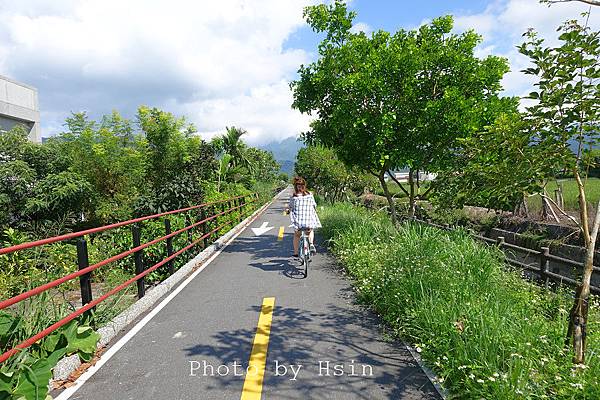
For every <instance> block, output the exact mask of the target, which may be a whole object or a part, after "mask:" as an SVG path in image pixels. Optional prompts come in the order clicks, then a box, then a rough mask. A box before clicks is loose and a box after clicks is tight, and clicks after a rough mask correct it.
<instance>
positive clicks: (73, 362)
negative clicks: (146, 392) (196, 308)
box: [50, 189, 285, 383]
mask: <svg viewBox="0 0 600 400" xmlns="http://www.w3.org/2000/svg"><path fill="white" fill-rule="evenodd" d="M284 191H285V189H283V190H281V191H280V192H279V193H277V194H276V195H275V196H274V197H273V198H272V199H271V200H270V201H269V202H267V203H266V204H264V205H263V206H262V207H260V208H259V209H258V210H256V211H254V212H253V213H252V214H251V215H250V216H249V217H247V218H246V219H244V220H243V221H242V222H240V223H239V224H237V225H236V226H235V227H233V228H232V229H231V230H229V232H227V233H226V234H225V235H223V236H221V237H220V238H219V239H217V240H216V241H215V242H214V243H213V244H211V245H210V246H208V247H207V248H206V249H204V250H202V251H201V252H200V253H199V254H198V255H197V256H196V257H194V258H192V259H191V260H190V261H188V262H187V263H186V264H185V265H183V266H182V267H181V268H179V269H178V270H177V271H176V272H175V273H174V274H173V275H171V276H170V277H168V278H167V279H165V280H164V281H163V282H161V283H160V284H158V285H157V286H155V287H154V288H153V289H152V290H149V291H148V292H147V293H146V295H145V296H144V297H142V298H141V299H139V300H138V301H136V302H135V303H133V304H132V305H131V306H129V307H128V308H127V309H126V310H125V311H123V312H122V313H121V314H119V315H117V316H116V317H115V318H113V319H112V320H111V321H110V322H109V323H108V324H106V325H105V326H103V327H102V328H100V329H98V333H99V334H100V340H99V341H98V345H97V348H98V349H101V348H103V347H105V346H106V345H107V344H108V343H110V341H111V340H112V339H113V338H114V337H115V336H117V334H118V333H119V332H120V331H122V330H123V329H125V328H126V327H127V326H128V325H129V324H131V323H132V322H133V321H135V320H136V319H137V318H138V317H139V316H140V315H141V314H143V313H144V312H146V311H147V310H148V309H150V308H151V307H152V306H153V305H154V304H155V303H156V302H157V301H158V300H159V299H160V298H162V297H163V296H164V295H165V294H166V293H168V292H170V291H171V290H172V289H173V288H174V287H175V286H177V284H178V283H179V282H181V281H182V280H184V279H185V278H186V277H187V276H189V275H190V274H191V273H192V272H194V271H195V270H196V269H198V268H199V267H200V266H202V264H203V263H204V262H205V261H206V260H208V259H209V258H210V257H211V256H212V255H213V254H215V253H216V252H217V251H218V250H219V249H221V248H222V247H223V246H224V245H225V243H227V242H228V241H229V240H230V239H231V238H232V237H233V236H235V235H237V234H238V233H239V232H241V231H242V230H243V229H244V228H246V227H247V226H248V225H250V224H251V223H252V222H254V220H255V219H256V218H257V217H258V216H259V215H260V214H261V213H262V212H263V211H264V210H266V209H267V207H269V206H270V205H271V204H272V203H273V202H274V201H275V200H277V199H278V198H279V196H280V195H281V193H283V192H284ZM80 365H81V361H80V360H79V356H78V355H77V354H73V355H71V356H68V357H63V358H62V359H61V360H60V361H59V362H58V363H57V364H56V366H55V367H54V369H53V372H52V374H53V378H52V380H51V382H50V383H52V381H62V380H66V379H68V378H69V376H70V375H71V374H72V373H73V372H74V371H75V370H76V369H77V368H79V366H80Z"/></svg>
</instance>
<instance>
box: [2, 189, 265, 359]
mask: <svg viewBox="0 0 600 400" xmlns="http://www.w3.org/2000/svg"><path fill="white" fill-rule="evenodd" d="M256 200H257V196H256V195H255V194H253V195H249V196H237V197H232V198H229V199H226V200H220V201H215V202H210V203H204V204H199V205H196V206H192V207H187V208H182V209H180V210H174V211H168V212H164V213H160V214H154V215H149V216H146V217H141V218H135V219H131V220H128V221H123V222H118V223H115V224H111V225H105V226H101V227H98V228H92V229H87V230H84V231H79V232H73V233H69V234H66V235H60V236H55V237H51V238H47V239H42V240H36V241H33V242H28V243H22V244H18V245H15V246H11V247H6V248H1V249H0V255H2V254H9V253H13V252H16V251H19V250H24V249H29V248H33V247H39V246H43V245H47V244H51V243H56V242H61V241H65V240H71V239H75V238H83V237H84V236H86V235H90V234H93V233H100V232H104V231H108V230H111V229H115V228H119V227H122V226H127V225H132V224H138V223H140V222H143V221H146V220H151V219H156V218H159V217H164V216H168V215H172V214H179V213H184V212H187V211H191V210H196V209H200V210H201V211H202V215H203V216H204V215H205V214H206V213H205V209H206V208H211V209H212V210H213V214H212V215H210V216H207V217H206V216H205V217H203V218H201V220H200V221H197V222H194V223H190V224H189V225H187V226H185V227H184V228H182V229H179V230H176V231H174V232H170V223H168V224H167V221H165V228H166V235H164V236H162V237H159V238H156V239H154V240H151V241H149V242H147V243H144V244H139V245H137V246H135V247H133V248H131V249H129V250H126V251H124V252H122V253H119V254H117V255H114V256H112V257H109V258H107V259H104V260H102V261H100V262H98V263H96V264H93V265H90V266H88V265H87V245H85V246H83V247H82V248H83V249H84V251H85V254H83V255H82V254H79V251H80V247H79V246H78V260H79V270H78V271H76V272H73V273H70V274H68V275H65V276H63V277H61V278H59V279H56V280H54V281H52V282H48V283H46V284H44V285H41V286H38V287H36V288H34V289H31V290H28V291H26V292H24V293H21V294H19V295H17V296H14V297H11V298H9V299H6V300H3V301H0V310H2V309H4V308H7V307H9V306H11V305H13V304H16V303H19V302H21V301H23V300H26V299H28V298H30V297H32V296H35V295H38V294H40V293H42V292H44V291H46V290H49V289H51V288H54V287H57V286H59V285H60V284H62V283H65V282H67V281H69V280H72V279H75V278H77V277H79V278H80V285H81V293H82V305H83V306H82V307H81V308H79V309H78V310H76V311H75V312H72V313H71V314H69V315H67V316H66V317H64V318H63V319H61V320H60V321H57V322H55V323H54V324H52V325H50V326H49V327H47V328H46V329H44V330H42V331H41V332H39V333H37V334H36V335H34V336H32V337H30V338H29V339H27V340H25V341H23V342H22V343H20V344H18V345H17V346H16V347H14V348H12V349H10V350H8V351H6V352H5V353H3V354H1V355H0V363H1V362H4V361H6V360H7V359H8V358H10V357H11V356H13V355H15V354H17V353H18V352H19V351H21V350H23V349H26V348H27V347H29V346H31V345H32V344H34V343H35V342H37V341H38V340H40V339H42V338H44V337H45V336H47V335H49V334H50V333H52V332H53V331H55V330H56V329H58V328H60V327H61V326H64V325H66V324H67V323H69V322H70V321H72V320H73V319H75V318H77V317H78V316H80V315H82V314H83V313H85V312H87V311H89V310H91V309H92V308H94V307H95V306H97V305H98V304H100V303H101V302H102V301H104V300H106V299H107V298H109V297H110V296H112V295H114V294H116V293H118V292H120V291H121V290H123V289H125V288H126V287H127V286H129V285H131V284H132V283H134V282H138V297H142V296H143V293H144V283H143V282H144V281H143V278H144V277H145V276H146V275H148V274H149V273H151V272H152V271H155V270H156V269H158V268H160V267H161V266H163V265H165V264H166V263H169V262H172V260H174V259H175V258H176V257H177V256H179V255H181V254H182V253H184V252H185V251H187V250H190V249H191V248H193V247H194V246H196V245H198V244H199V243H200V242H203V244H204V247H206V246H207V245H208V241H209V239H210V238H212V237H213V235H214V234H215V233H216V232H219V231H220V230H221V229H223V228H225V227H227V226H228V225H230V224H231V223H232V222H233V221H232V220H229V221H227V222H225V223H223V224H221V225H220V226H217V227H214V228H212V229H210V230H207V229H208V228H207V223H208V222H210V221H213V220H216V219H217V218H218V217H220V216H225V215H228V214H231V213H232V212H234V211H237V210H239V211H240V217H239V220H240V221H241V220H242V219H243V216H244V214H245V213H246V212H247V211H248V209H247V206H248V205H249V204H251V203H254V202H255V201H256ZM232 203H233V205H232ZM226 204H227V206H228V207H227V208H226V207H225V205H226ZM217 205H221V212H219V213H214V208H215V206H217ZM197 227H202V228H203V231H202V236H200V237H199V238H197V239H195V240H190V242H191V243H189V244H188V245H186V246H184V247H183V248H181V249H179V250H178V251H176V252H174V253H171V251H169V250H167V257H166V258H164V259H163V260H162V261H160V262H158V263H156V264H154V265H153V266H151V267H149V268H144V267H143V265H138V259H137V258H136V275H135V276H134V277H132V278H130V279H128V280H127V281H125V282H123V283H121V284H120V285H118V286H116V287H115V288H113V289H111V290H109V291H108V292H107V293H105V294H103V295H102V296H100V297H98V298H97V299H95V300H92V298H91V286H90V273H91V272H92V271H94V270H96V269H98V268H100V267H102V266H105V265H107V264H110V263H112V262H115V261H118V260H120V259H122V258H125V257H127V256H130V255H138V254H141V251H142V250H143V249H145V248H147V247H149V246H152V245H154V244H157V243H159V242H162V241H165V240H167V243H168V245H167V248H168V249H170V246H169V244H171V243H170V239H172V238H173V237H175V236H177V235H179V234H181V233H183V232H188V233H191V230H193V229H194V228H197ZM134 229H139V227H137V225H134ZM138 236H139V231H138ZM134 237H135V235H134ZM79 240H82V239H79ZM134 241H135V238H134ZM84 244H85V243H84ZM171 247H172V244H171ZM80 256H83V257H80ZM82 260H85V262H84V263H83V264H82ZM169 272H170V273H172V272H173V270H172V267H171V268H170V271H169ZM140 283H141V285H140ZM140 289H141V290H140Z"/></svg>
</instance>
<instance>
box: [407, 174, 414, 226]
mask: <svg viewBox="0 0 600 400" xmlns="http://www.w3.org/2000/svg"><path fill="white" fill-rule="evenodd" d="M408 185H409V192H410V193H409V195H408V218H410V219H412V218H413V217H414V216H415V179H414V171H413V170H412V168H411V169H409V170H408Z"/></svg>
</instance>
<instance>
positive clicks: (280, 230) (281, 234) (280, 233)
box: [277, 226, 285, 240]
mask: <svg viewBox="0 0 600 400" xmlns="http://www.w3.org/2000/svg"><path fill="white" fill-rule="evenodd" d="M284 230H285V227H283V226H282V227H280V228H279V233H278V234H277V240H283V231H284Z"/></svg>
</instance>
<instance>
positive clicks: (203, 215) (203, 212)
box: [200, 207, 208, 248]
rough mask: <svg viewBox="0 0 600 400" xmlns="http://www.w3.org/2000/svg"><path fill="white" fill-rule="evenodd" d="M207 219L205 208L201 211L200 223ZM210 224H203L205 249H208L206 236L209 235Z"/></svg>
mask: <svg viewBox="0 0 600 400" xmlns="http://www.w3.org/2000/svg"><path fill="white" fill-rule="evenodd" d="M205 219H206V210H205V209H204V207H203V208H201V209H200V221H204V220H205ZM207 223H208V222H206V221H204V222H203V223H202V237H203V239H202V242H203V243H204V248H207V247H208V236H206V234H207V233H208V229H207V225H206V224H207Z"/></svg>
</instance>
